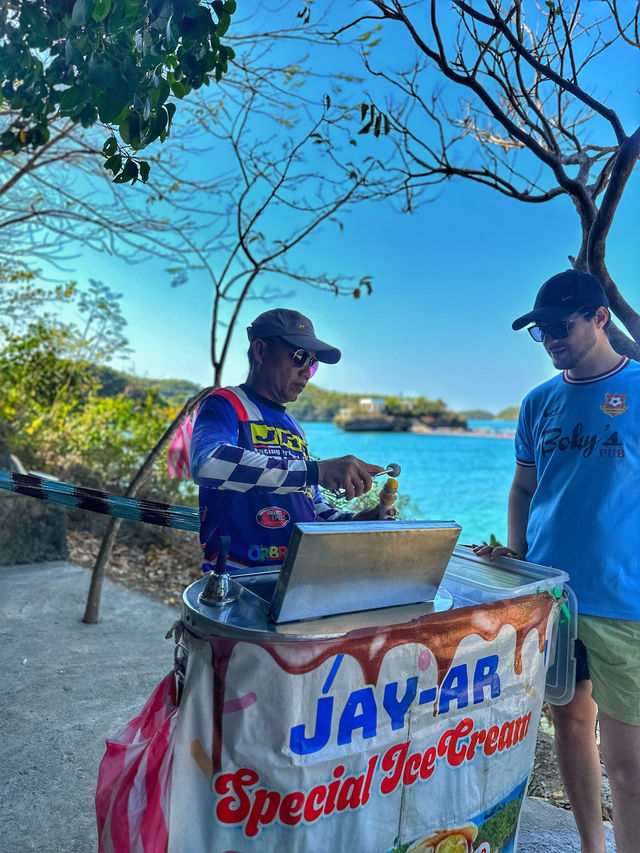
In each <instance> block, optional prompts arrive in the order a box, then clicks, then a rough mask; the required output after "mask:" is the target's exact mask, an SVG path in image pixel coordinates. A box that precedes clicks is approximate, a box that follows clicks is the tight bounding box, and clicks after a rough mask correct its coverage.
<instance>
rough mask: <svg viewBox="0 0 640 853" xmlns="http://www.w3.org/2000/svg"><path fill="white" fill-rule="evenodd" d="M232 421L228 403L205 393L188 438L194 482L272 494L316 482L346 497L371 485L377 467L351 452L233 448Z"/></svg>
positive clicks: (234, 425)
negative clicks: (317, 458)
mask: <svg viewBox="0 0 640 853" xmlns="http://www.w3.org/2000/svg"><path fill="white" fill-rule="evenodd" d="M237 439H238V421H237V417H236V415H235V413H234V411H233V408H232V406H231V405H230V403H229V402H228V401H227V400H226V399H225V398H223V397H219V396H216V395H211V396H210V397H207V398H206V400H205V401H204V403H203V404H202V406H201V408H200V411H199V412H198V417H197V418H196V422H195V425H194V428H193V436H192V440H191V473H192V476H193V479H194V482H195V483H196V485H198V486H208V487H209V488H212V489H229V490H232V491H239V492H249V491H251V490H262V491H271V492H274V493H275V494H286V493H287V492H295V491H300V490H301V489H303V488H305V487H306V486H316V485H318V484H320V485H321V486H325V487H326V488H330V489H336V488H342V489H344V490H345V492H346V497H347V499H348V500H350V499H351V498H353V497H358V496H359V495H361V494H363V492H366V491H368V490H369V489H370V488H371V485H372V481H371V475H372V474H375V473H377V472H378V471H382V470H383V469H382V468H381V467H380V466H379V465H370V464H368V463H366V462H363V461H362V460H360V459H357V458H356V457H355V456H341V457H339V458H336V459H326V460H323V461H321V462H314V461H312V460H310V459H309V460H306V461H305V460H304V459H295V458H294V459H283V458H281V457H273V456H267V455H266V454H264V453H258V452H257V451H255V450H247V449H245V448H242V447H238V446H237V443H236V442H237Z"/></svg>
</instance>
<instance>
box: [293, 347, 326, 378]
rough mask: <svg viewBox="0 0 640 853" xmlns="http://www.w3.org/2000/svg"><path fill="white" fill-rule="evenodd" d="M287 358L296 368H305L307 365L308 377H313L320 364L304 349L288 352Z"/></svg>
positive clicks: (316, 358)
mask: <svg viewBox="0 0 640 853" xmlns="http://www.w3.org/2000/svg"><path fill="white" fill-rule="evenodd" d="M289 357H290V359H291V361H292V362H293V363H294V364H295V366H296V367H306V366H307V365H309V376H313V374H314V373H315V372H316V370H317V369H318V364H319V363H320V361H319V359H318V357H317V356H315V355H311V353H308V352H307V351H306V349H297V350H296V351H295V352H290V353H289Z"/></svg>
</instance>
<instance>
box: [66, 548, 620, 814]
mask: <svg viewBox="0 0 640 853" xmlns="http://www.w3.org/2000/svg"><path fill="white" fill-rule="evenodd" d="M67 543H68V547H69V555H70V558H71V560H73V562H74V563H76V564H77V565H79V566H85V567H86V568H91V567H92V566H93V564H94V562H95V559H96V556H97V554H98V548H99V545H100V540H99V539H97V538H96V537H95V536H92V535H90V534H88V533H80V532H78V531H73V532H70V533H69V534H68V536H67ZM106 576H107V577H108V578H110V579H111V580H112V581H115V582H116V583H121V584H123V585H124V586H126V587H129V589H135V590H137V591H138V592H142V593H144V594H145V595H149V596H151V598H156V599H158V600H160V601H162V602H164V603H165V604H170V605H173V606H175V607H177V608H179V607H180V604H181V599H182V592H183V590H184V588H185V587H186V586H188V585H189V584H190V583H193V581H194V580H197V579H198V578H199V577H200V576H201V572H200V550H199V548H198V544H197V542H196V541H195V539H194V537H193V534H185V535H184V536H182V535H181V532H180V531H172V537H171V544H168V545H165V546H163V547H153V546H152V547H150V548H147V549H146V550H142V549H141V548H134V547H127V546H124V545H116V547H115V549H114V551H113V554H112V557H111V561H110V565H109V568H108V569H107V572H106ZM603 776H604V784H603V792H602V818H603V820H604V821H605V823H606V824H607V825H611V824H610V820H611V790H610V788H609V784H608V781H607V778H606V775H605V774H604V768H603ZM527 793H528V796H530V797H535V798H537V799H540V800H544V801H545V802H547V803H551V804H552V805H554V806H558V807H559V808H563V809H569V808H570V806H569V801H568V799H567V796H566V794H565V791H564V788H563V784H562V779H561V778H560V774H559V772H558V767H557V762H556V758H555V752H554V748H553V725H552V723H551V714H550V710H549V708H548V706H546V705H545V706H543V713H542V718H541V721H540V728H539V731H538V740H537V744H536V754H535V760H534V766H533V774H532V777H531V781H530V783H529V789H528V792H527Z"/></svg>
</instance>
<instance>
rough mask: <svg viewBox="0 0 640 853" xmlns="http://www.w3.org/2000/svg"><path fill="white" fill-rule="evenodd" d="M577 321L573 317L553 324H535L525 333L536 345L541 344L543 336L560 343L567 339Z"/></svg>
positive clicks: (576, 318)
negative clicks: (527, 333)
mask: <svg viewBox="0 0 640 853" xmlns="http://www.w3.org/2000/svg"><path fill="white" fill-rule="evenodd" d="M581 316H582V315H581ZM578 319H579V317H574V318H573V319H571V320H558V321H557V322H555V323H536V324H535V326H529V328H528V329H527V331H528V332H529V334H530V335H531V337H532V338H533V340H534V341H535V342H536V343H538V344H541V343H542V341H543V340H544V338H545V335H548V336H549V337H550V338H555V340H558V341H560V340H562V339H563V338H568V337H569V332H570V327H571V326H572V325H573V324H574V323H575V321H576V320H578Z"/></svg>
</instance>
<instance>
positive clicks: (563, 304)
mask: <svg viewBox="0 0 640 853" xmlns="http://www.w3.org/2000/svg"><path fill="white" fill-rule="evenodd" d="M608 305H609V302H608V300H607V297H606V294H605V293H604V290H603V289H602V287H601V285H600V283H599V282H598V280H597V279H596V278H594V277H593V276H591V275H589V274H587V273H584V272H578V271H577V270H567V271H566V272H563V273H560V274H559V275H555V276H553V278H550V279H549V280H548V281H547V282H545V283H544V284H543V286H542V288H541V289H540V291H539V293H538V295H537V297H536V301H535V305H534V308H533V311H530V312H529V313H528V314H525V315H524V316H522V317H519V318H518V319H517V320H516V321H515V322H514V323H513V328H514V329H521V328H522V327H523V326H526V325H527V324H533V325H531V326H530V327H529V332H530V334H531V337H532V338H533V339H534V340H535V341H539V342H541V343H542V344H543V345H544V347H545V349H546V350H547V352H548V353H549V355H550V356H551V360H552V361H553V365H554V367H556V368H558V369H559V370H561V371H562V373H561V374H560V375H558V376H555V377H554V378H553V379H551V380H549V381H548V382H545V383H543V384H542V385H540V386H538V387H537V388H535V389H534V390H533V391H532V392H531V393H530V394H529V395H528V396H527V397H525V399H524V402H523V404H522V408H521V411H520V418H519V421H518V429H517V433H516V462H517V465H516V473H515V477H514V480H513V485H512V487H511V492H510V495H509V512H508V526H509V538H508V548H494V549H491V548H488V547H486V546H485V547H480V546H475V545H474V546H473V547H474V550H475V551H476V553H478V554H483V555H489V556H490V557H491V558H492V559H493V558H495V557H497V556H503V555H506V556H520V555H522V557H525V556H526V559H527V560H529V561H531V562H533V563H542V564H544V565H553V566H555V567H556V568H559V569H564V570H565V571H567V572H568V573H569V575H570V584H571V586H572V588H573V589H574V590H575V592H576V595H577V598H578V605H579V612H580V616H579V620H578V635H579V640H578V642H577V644H576V657H577V664H578V666H577V669H578V679H579V680H578V683H577V684H576V691H575V697H574V699H573V700H572V701H571V702H570V703H569V704H568V705H564V706H556V707H553V719H554V725H555V732H556V736H555V740H556V751H557V755H558V762H559V765H560V771H561V773H562V777H563V780H564V784H565V788H566V791H567V794H568V796H569V799H570V801H571V807H572V809H573V813H574V817H575V820H576V824H577V827H578V831H579V833H580V839H581V849H582V853H604V851H605V841H604V832H603V827H602V814H601V807H600V789H601V777H600V762H599V758H598V749H597V746H596V741H595V723H596V715H597V716H598V717H599V721H600V745H601V749H602V756H603V760H604V763H605V767H606V769H607V775H608V776H609V780H610V782H611V790H612V794H613V805H614V833H615V837H616V843H617V850H618V853H637V851H638V850H640V841H639V836H638V816H639V815H640V621H639V620H640V549H639V547H638V531H639V529H640V510H639V508H638V507H639V503H638V498H639V487H640V365H639V364H637V363H635V362H630V361H629V359H628V358H627V357H625V356H621V355H620V354H619V353H617V352H615V350H614V349H613V348H612V347H611V344H610V343H609V338H608V335H607V332H606V327H607V326H608V324H609V310H608Z"/></svg>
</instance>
